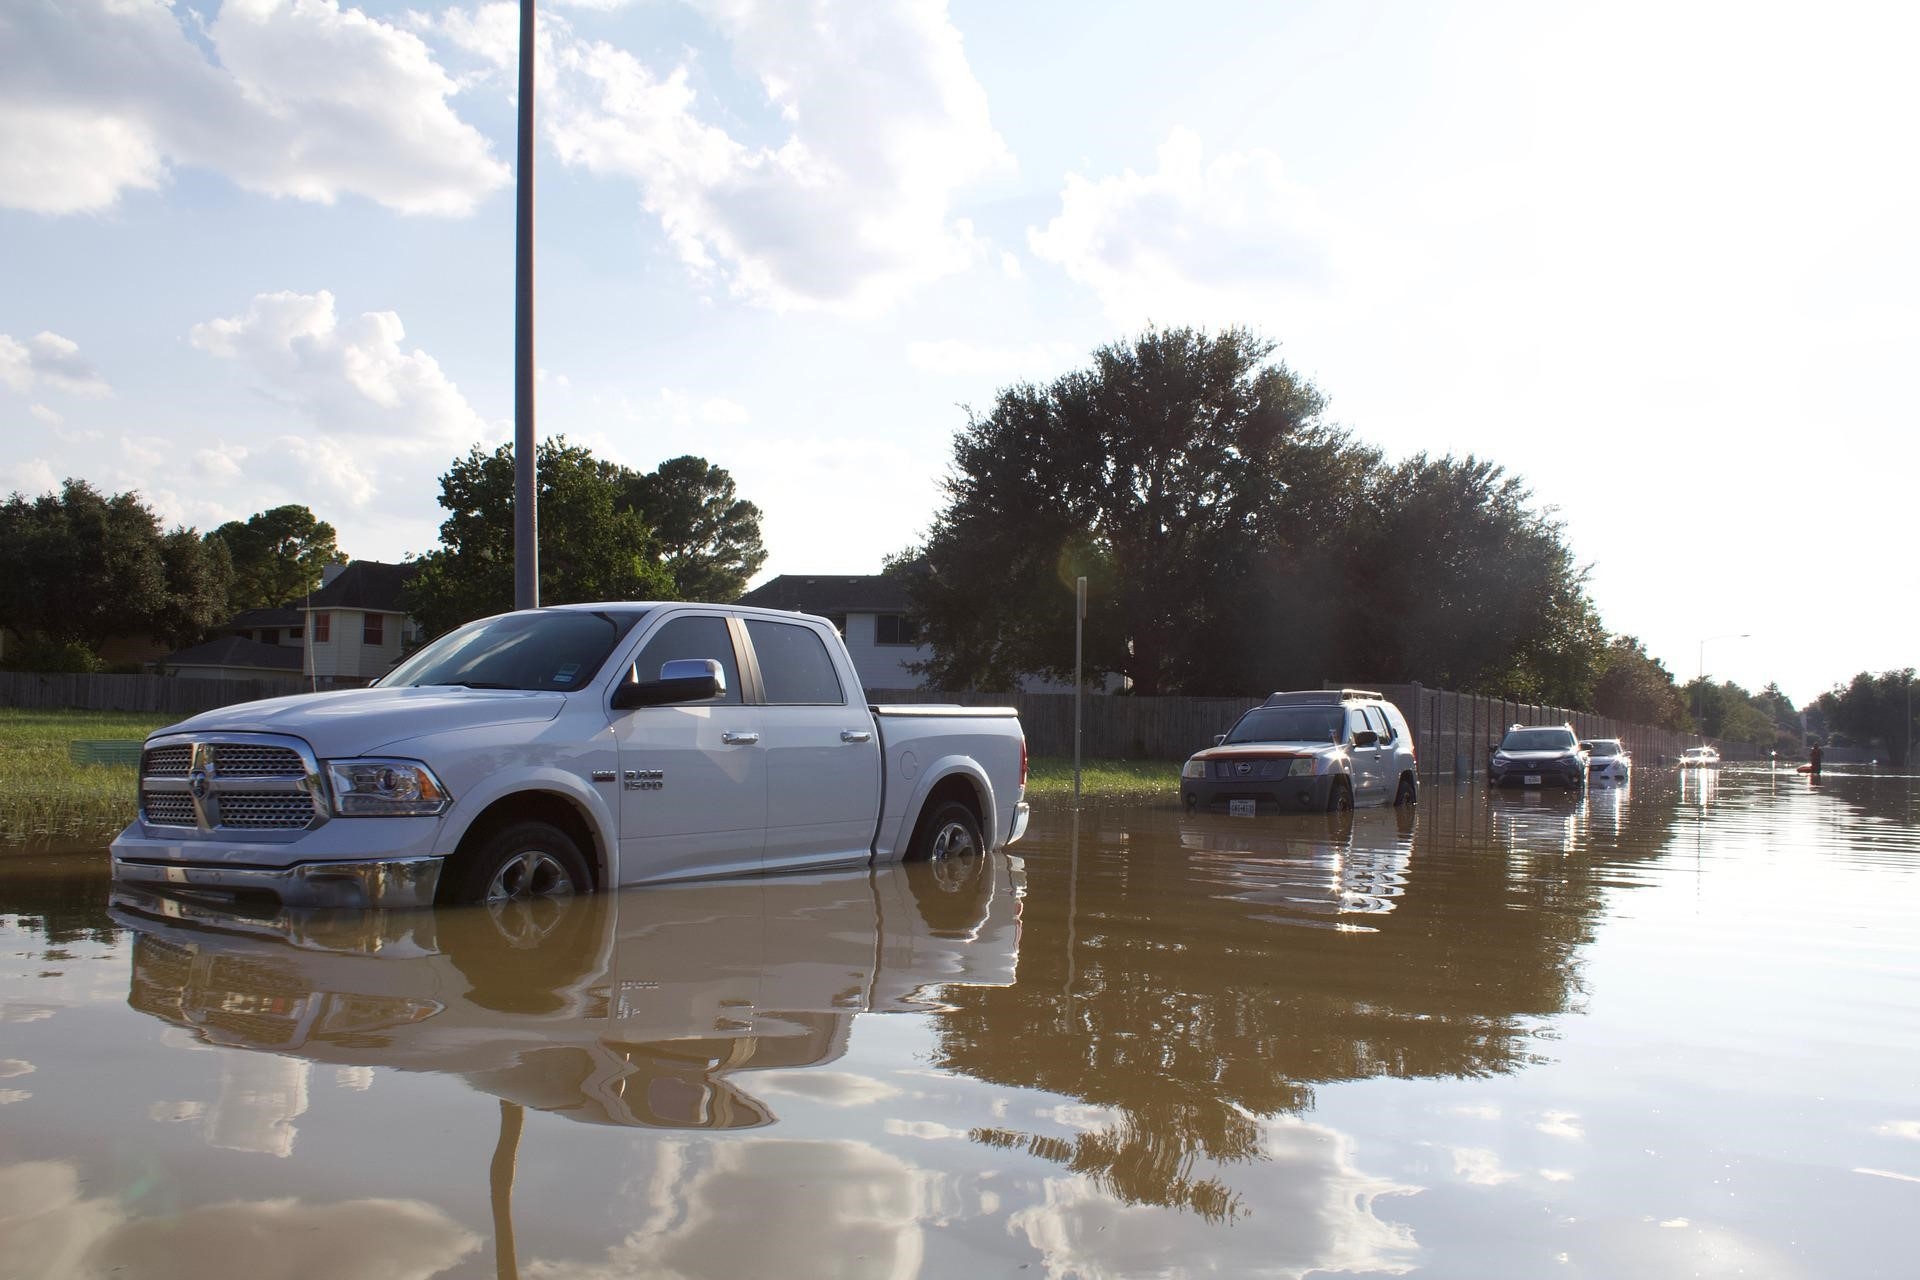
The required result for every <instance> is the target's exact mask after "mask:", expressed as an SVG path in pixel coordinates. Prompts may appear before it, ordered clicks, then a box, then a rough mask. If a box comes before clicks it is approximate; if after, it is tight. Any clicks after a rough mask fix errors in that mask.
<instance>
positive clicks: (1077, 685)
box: [1073, 578, 1087, 809]
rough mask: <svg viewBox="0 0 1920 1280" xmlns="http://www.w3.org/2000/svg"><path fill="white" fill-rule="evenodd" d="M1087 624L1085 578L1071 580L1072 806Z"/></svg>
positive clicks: (1076, 786) (1075, 790)
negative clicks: (1082, 658) (1082, 660)
mask: <svg viewBox="0 0 1920 1280" xmlns="http://www.w3.org/2000/svg"><path fill="white" fill-rule="evenodd" d="M1086 626H1087V580H1086V579H1085V578H1075V579H1074V580H1073V807H1074V808H1075V809H1078V808H1079V807H1080V704H1081V702H1082V701H1083V700H1084V699H1085V698H1086V692H1087V684H1086V681H1085V680H1083V679H1082V678H1081V672H1080V651H1081V640H1082V638H1083V636H1084V634H1085V632H1086Z"/></svg>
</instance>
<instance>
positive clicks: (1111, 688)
mask: <svg viewBox="0 0 1920 1280" xmlns="http://www.w3.org/2000/svg"><path fill="white" fill-rule="evenodd" d="M739 603H740V604H746V605H754V606H756V607H758V608H762V609H790V610H792V611H793V612H795V613H811V614H814V615H815V616H817V617H822V618H826V619H827V620H828V621H830V622H832V623H833V625H834V626H836V627H838V628H839V629H840V635H841V636H842V637H843V638H844V639H845V640H846V642H847V652H848V653H849V654H850V655H852V657H853V665H854V669H855V670H856V671H858V672H859V673H860V684H861V687H862V688H865V689H869V690H875V689H918V688H922V687H924V685H925V683H926V680H925V677H923V676H921V675H919V674H918V673H916V672H914V671H912V670H910V667H911V666H912V665H914V664H916V663H922V662H926V661H928V660H930V659H931V658H932V657H933V647H932V646H931V645H929V644H927V643H926V642H925V641H923V640H922V639H921V637H920V628H919V625H918V624H917V623H916V622H915V621H914V618H913V615H912V614H911V613H910V612H909V611H908V604H907V586H906V583H905V582H903V581H902V580H901V579H900V578H899V577H897V576H895V575H893V574H887V573H868V574H824V573H822V574H801V573H783V574H781V575H780V576H778V577H776V578H773V579H772V580H770V581H768V582H766V583H764V584H762V585H760V586H758V587H755V588H754V589H753V590H751V591H749V592H747V593H746V594H745V595H743V596H741V597H740V600H739ZM1124 685H1125V680H1124V679H1123V678H1122V677H1120V676H1111V675H1109V676H1103V675H1101V674H1099V673H1096V672H1091V671H1090V672H1088V673H1087V692H1088V693H1113V692H1115V691H1117V690H1119V689H1121V688H1123V687H1124ZM1005 692H1025V693H1072V692H1073V683H1072V682H1071V681H1066V682H1061V681H1056V680H1046V679H1042V678H1041V677H1039V676H1026V677H1023V678H1022V679H1021V681H1020V689H1019V690H1007V691H1005Z"/></svg>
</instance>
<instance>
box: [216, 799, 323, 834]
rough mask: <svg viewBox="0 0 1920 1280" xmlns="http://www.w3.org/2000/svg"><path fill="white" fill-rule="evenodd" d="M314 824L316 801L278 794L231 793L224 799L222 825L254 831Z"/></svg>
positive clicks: (221, 809)
mask: <svg viewBox="0 0 1920 1280" xmlns="http://www.w3.org/2000/svg"><path fill="white" fill-rule="evenodd" d="M312 821H313V797H311V796H308V795H304V794H301V795H282V794H280V793H277V792H259V791H243V792H239V793H234V792H228V793H227V794H225V795H223V796H221V797H220V825H221V826H223V827H244V828H246V829H248V830H250V831H263V830H273V829H275V828H278V829H281V830H287V829H294V828H299V827H304V826H306V825H307V824H308V823H309V822H312Z"/></svg>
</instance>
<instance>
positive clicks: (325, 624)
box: [313, 613, 333, 644]
mask: <svg viewBox="0 0 1920 1280" xmlns="http://www.w3.org/2000/svg"><path fill="white" fill-rule="evenodd" d="M332 638H333V615H332V614H330V613H316V614H314V615H313V642H314V643H315V644H325V643H327V641H328V640H330V639H332Z"/></svg>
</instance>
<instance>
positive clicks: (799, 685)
mask: <svg viewBox="0 0 1920 1280" xmlns="http://www.w3.org/2000/svg"><path fill="white" fill-rule="evenodd" d="M747 636H748V638H749V639H751V640H752V641H753V655H754V657H755V658H757V659H758V660H759V662H760V683H761V684H762V685H763V686H765V688H766V696H767V701H768V702H770V703H786V704H789V705H812V706H820V705H826V706H841V705H844V704H845V702H846V700H847V695H846V692H845V691H844V690H843V689H841V687H840V676H839V674H838V673H837V672H835V671H834V669H833V659H832V658H830V657H828V656H827V646H826V645H825V644H823V643H821V641H820V637H819V636H818V635H816V634H815V633H814V631H813V628H811V627H802V626H796V625H795V624H793V623H791V622H763V621H761V620H760V619H758V618H754V619H750V620H749V621H748V622H747Z"/></svg>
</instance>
